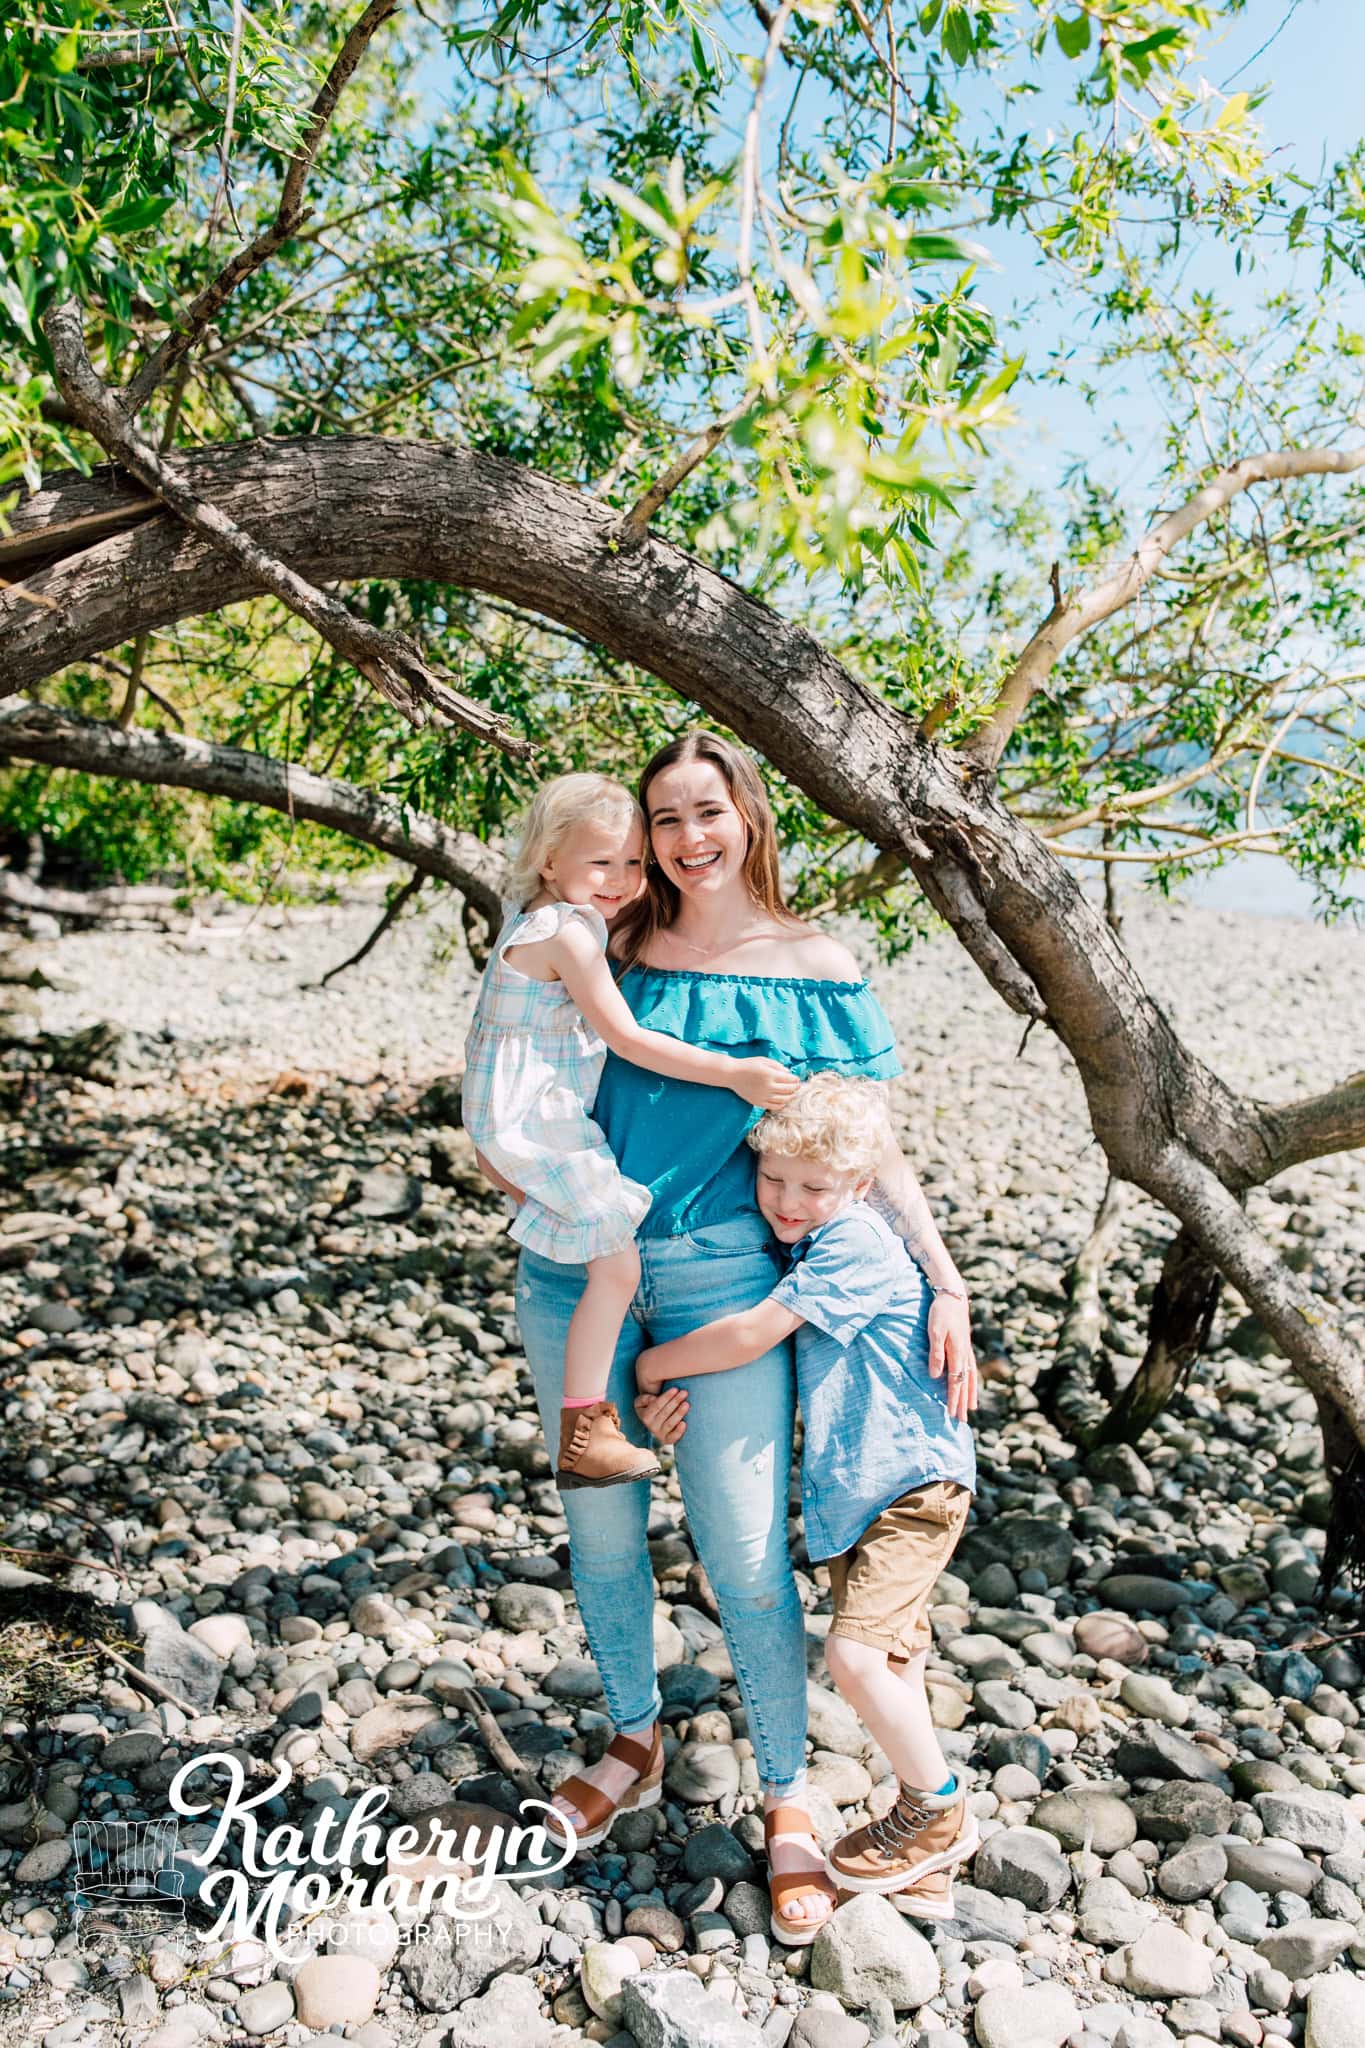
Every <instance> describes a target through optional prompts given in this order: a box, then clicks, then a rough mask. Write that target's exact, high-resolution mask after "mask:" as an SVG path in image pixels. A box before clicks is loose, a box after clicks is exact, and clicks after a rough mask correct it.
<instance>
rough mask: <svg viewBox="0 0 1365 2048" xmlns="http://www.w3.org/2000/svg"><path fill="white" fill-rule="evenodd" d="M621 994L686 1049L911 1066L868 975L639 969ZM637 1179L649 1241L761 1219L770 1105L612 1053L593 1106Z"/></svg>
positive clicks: (799, 1062)
mask: <svg viewBox="0 0 1365 2048" xmlns="http://www.w3.org/2000/svg"><path fill="white" fill-rule="evenodd" d="M620 989H621V993H622V995H623V996H624V997H625V999H626V1002H627V1003H628V1004H629V1006H630V1008H631V1010H632V1012H633V1013H634V1015H635V1018H636V1020H637V1022H639V1023H640V1024H643V1025H644V1026H645V1027H646V1029H647V1030H650V1031H663V1032H666V1033H667V1034H668V1036H669V1037H670V1038H680V1039H682V1040H683V1041H684V1043H686V1044H688V1045H701V1046H705V1047H707V1049H708V1050H709V1051H712V1052H728V1053H733V1054H734V1055H736V1056H737V1057H744V1058H757V1057H759V1056H760V1055H761V1056H764V1057H766V1058H768V1059H773V1060H780V1061H781V1062H782V1064H783V1066H786V1067H790V1068H792V1070H793V1071H794V1072H795V1073H797V1074H799V1075H800V1076H801V1078H802V1080H806V1079H808V1078H809V1077H810V1075H812V1074H817V1073H820V1072H822V1071H823V1070H824V1069H825V1068H828V1067H834V1068H837V1069H838V1071H839V1072H840V1073H843V1074H865V1075H867V1076H869V1077H870V1078H871V1079H873V1080H878V1081H880V1080H886V1079H889V1078H890V1076H891V1075H893V1074H898V1073H899V1072H900V1071H901V1065H900V1061H899V1060H898V1059H897V1057H896V1048H895V1042H894V1038H893V1035H892V1031H891V1025H890V1023H889V1021H888V1019H887V1016H886V1012H885V1011H884V1010H883V1009H882V1006H881V1004H880V1003H879V1002H878V1001H877V998H876V997H875V996H874V995H873V993H872V991H871V989H870V988H869V987H868V985H867V983H866V982H865V981H818V980H817V981H813V980H801V979H797V978H792V977H787V976H772V975H759V974H708V973H706V972H704V971H698V972H696V973H693V972H692V971H690V970H689V969H686V968H671V967H668V968H664V967H631V968H628V969H627V971H626V972H625V974H623V975H622V977H621V981H620ZM593 1114H594V1116H595V1117H596V1120H597V1122H598V1123H599V1124H600V1125H601V1127H602V1130H603V1133H604V1135H605V1137H606V1140H607V1143H608V1144H609V1145H610V1146H611V1149H612V1151H613V1152H614V1153H615V1154H616V1158H617V1161H618V1162H619V1164H620V1167H621V1171H622V1172H623V1173H624V1174H625V1175H626V1177H627V1178H628V1179H629V1180H636V1181H642V1182H643V1183H644V1185H645V1186H646V1187H647V1188H648V1189H649V1191H650V1194H651V1196H652V1197H653V1199H652V1202H651V1205H650V1210H649V1214H648V1215H647V1216H646V1217H645V1220H644V1222H643V1223H642V1224H641V1226H640V1233H639V1234H640V1236H641V1237H646V1238H648V1237H679V1236H681V1235H683V1234H684V1233H685V1232H688V1231H693V1230H701V1229H705V1228H706V1226H707V1225H708V1224H712V1223H724V1222H728V1221H730V1220H731V1218H734V1217H739V1216H746V1215H757V1213H758V1204H757V1202H756V1201H755V1199H754V1155H753V1152H752V1151H751V1149H750V1148H749V1146H748V1145H746V1144H745V1142H744V1139H745V1134H746V1132H747V1131H748V1130H749V1129H750V1128H751V1126H752V1125H754V1124H755V1123H757V1121H758V1118H759V1116H760V1114H761V1111H759V1110H757V1109H753V1108H751V1107H750V1105H749V1104H748V1103H747V1102H745V1101H744V1100H743V1099H742V1097H740V1096H738V1095H735V1094H732V1093H731V1091H730V1090H729V1089H728V1088H705V1087H703V1086H702V1085H701V1083H700V1082H697V1081H671V1080H669V1079H667V1078H666V1076H664V1075H662V1074H648V1073H646V1072H645V1070H644V1068H643V1067H636V1066H632V1065H631V1063H630V1061H629V1060H623V1059H618V1058H617V1056H616V1055H615V1053H608V1055H607V1061H606V1065H605V1067H604V1069H603V1072H602V1080H601V1084H600V1086H599V1088H598V1091H597V1103H596V1107H595V1109H594V1112H593Z"/></svg>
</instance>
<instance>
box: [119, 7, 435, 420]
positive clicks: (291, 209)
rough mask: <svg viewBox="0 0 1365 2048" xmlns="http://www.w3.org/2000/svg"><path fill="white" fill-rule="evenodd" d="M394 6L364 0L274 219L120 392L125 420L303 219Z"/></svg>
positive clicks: (298, 152)
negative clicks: (358, 76)
mask: <svg viewBox="0 0 1365 2048" xmlns="http://www.w3.org/2000/svg"><path fill="white" fill-rule="evenodd" d="M397 5H398V0H370V4H369V6H368V7H367V8H366V9H365V12H364V13H363V14H362V15H361V17H360V19H359V20H358V21H357V22H356V23H355V25H354V27H353V28H352V29H351V32H350V34H349V35H348V36H347V38H346V40H345V42H344V43H343V44H342V46H341V48H340V50H339V51H338V52H337V55H336V58H335V60H334V61H333V64H332V68H331V70H330V71H329V72H328V74H327V76H326V78H325V79H324V80H323V82H322V85H321V87H320V89H319V91H318V95H317V98H316V99H315V100H314V101H313V114H312V119H311V120H310V121H309V123H308V126H307V128H306V129H305V130H304V133H303V135H302V137H301V139H300V141H299V143H298V146H297V148H296V149H295V150H294V153H293V155H292V156H291V157H290V159H289V168H288V170H287V171H286V172H285V177H284V185H283V187H282V189H281V192H280V203H279V206H278V207H277V208H276V211H275V218H274V219H273V220H272V221H271V222H270V224H269V226H268V227H265V228H263V229H262V230H261V232H260V233H259V234H258V235H257V236H256V237H255V239H254V240H253V241H251V242H249V243H248V244H247V246H246V248H245V249H239V250H238V252H237V254H236V255H235V256H234V257H233V258H232V259H231V261H230V262H229V263H227V264H225V265H224V267H223V268H222V270H220V271H219V273H218V275H217V277H215V278H214V279H213V280H212V281H211V283H209V284H207V285H206V286H205V287H204V289H203V291H201V292H200V293H199V295H198V297H197V298H196V299H195V300H194V301H193V302H192V303H191V305H190V306H189V307H188V308H187V310H186V313H185V317H184V319H183V320H182V321H181V323H180V325H179V326H178V327H175V328H173V329H172V330H171V332H170V333H169V334H168V335H167V336H166V339H165V340H164V341H163V342H162V344H161V346H160V347H159V348H158V349H157V350H156V351H155V353H154V354H152V355H150V356H149V357H148V358H147V361H146V362H145V363H144V364H143V366H142V368H141V369H140V370H139V371H138V373H137V375H136V376H135V377H134V378H133V381H132V383H131V384H129V385H128V387H127V389H126V390H125V391H124V392H122V393H121V394H120V399H119V402H120V404H121V406H122V408H123V410H124V411H125V412H126V413H127V415H128V417H129V419H136V418H137V415H138V414H139V413H140V412H141V410H142V408H143V406H144V405H145V404H146V403H147V400H148V399H149V398H150V397H151V395H152V393H153V392H154V391H155V390H156V388H157V386H158V385H159V384H161V383H163V382H164V381H165V379H166V378H167V377H168V376H169V374H170V372H171V371H172V370H173V369H174V368H175V365H176V364H177V363H178V362H179V361H180V358H181V357H182V356H184V355H187V354H188V353H189V351H190V350H191V349H192V348H193V347H194V345H195V343H196V342H197V341H198V340H199V338H200V336H201V335H202V334H203V332H204V330H205V329H206V328H207V327H209V326H210V325H211V324H212V322H213V321H214V320H216V319H217V317H218V315H219V313H221V312H222V310H223V307H224V306H225V305H226V304H227V302H228V300H229V299H230V298H231V297H232V294H233V293H234V292H235V291H236V289H237V287H238V285H239V284H241V283H242V281H243V279H244V278H248V277H250V276H251V275H252V273H253V272H254V271H257V270H259V269H261V267H262V265H263V264H266V263H268V262H269V261H270V258H271V257H272V256H273V255H274V254H275V252H276V250H277V249H280V248H282V247H283V245H284V244H285V243H286V242H287V241H288V240H289V238H290V236H291V235H292V234H293V233H294V232H295V230H296V229H297V228H298V227H299V226H300V225H301V224H302V222H303V221H304V220H305V218H306V217H307V209H306V208H305V206H304V188H305V186H306V184H307V181H308V174H309V172H310V171H311V170H312V168H313V164H314V162H315V160H316V158H317V153H318V151H319V149H320V148H321V147H322V139H323V137H324V135H325V134H326V133H327V129H328V127H329V125H330V123H331V119H332V116H333V114H334V113H335V112H336V109H337V102H338V101H339V100H340V98H341V95H342V92H343V91H344V90H345V87H346V85H347V83H348V81H349V80H350V78H351V75H352V73H353V72H354V71H355V68H356V66H357V65H358V64H359V62H360V60H361V58H362V57H363V56H364V54H365V51H366V49H367V48H368V46H369V44H370V42H371V41H372V39H373V38H374V36H375V34H376V33H377V31H378V30H379V29H381V28H382V27H383V25H384V23H385V22H386V21H387V20H388V19H389V16H390V15H391V14H392V13H393V12H394V10H395V8H396V7H397Z"/></svg>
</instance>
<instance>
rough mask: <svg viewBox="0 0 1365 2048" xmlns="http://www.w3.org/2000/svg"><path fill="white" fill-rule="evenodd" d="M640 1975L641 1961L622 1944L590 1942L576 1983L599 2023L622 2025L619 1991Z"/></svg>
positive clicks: (634, 1952)
mask: <svg viewBox="0 0 1365 2048" xmlns="http://www.w3.org/2000/svg"><path fill="white" fill-rule="evenodd" d="M639 1973H640V1958H639V1956H638V1954H637V1953H636V1951H635V1950H634V1949H633V1948H627V1947H626V1945H625V1943H624V1942H619V1941H593V1942H589V1944H588V1946H587V1947H586V1948H585V1949H584V1951H583V1960H582V1962H581V1964H580V1965H579V1982H580V1983H581V1985H582V1987H583V1996H584V1998H586V2000H587V2001H588V2004H589V2005H590V2006H591V2007H592V2009H593V2011H594V2012H595V2013H596V2015H597V2017H598V2019H599V2020H606V2021H608V2022H609V2023H610V2024H611V2025H612V2026H620V2024H621V1987H622V1985H623V1984H624V1983H625V1981H626V1978H627V1977H636V1976H638V1975H639Z"/></svg>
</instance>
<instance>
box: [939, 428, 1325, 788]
mask: <svg viewBox="0 0 1365 2048" xmlns="http://www.w3.org/2000/svg"><path fill="white" fill-rule="evenodd" d="M1362 467H1365V447H1359V448H1350V449H1342V448H1279V449H1273V450H1267V451H1266V453H1265V454H1262V455H1248V456H1244V457H1243V458H1242V460H1241V461H1240V462H1234V463H1232V464H1231V465H1230V466H1229V467H1228V468H1226V469H1223V470H1220V471H1219V473H1218V474H1217V476H1215V477H1213V478H1212V479H1211V480H1210V481H1209V482H1208V483H1207V484H1205V485H1204V486H1203V488H1202V489H1201V490H1198V491H1196V492H1195V493H1194V495H1193V497H1191V498H1189V499H1187V500H1186V502H1185V503H1184V504H1183V505H1181V506H1179V507H1177V509H1176V510H1175V511H1174V512H1170V513H1168V514H1167V515H1166V517H1165V518H1164V519H1160V520H1158V521H1157V523H1156V525H1155V526H1153V527H1152V528H1151V529H1150V530H1149V531H1148V532H1147V533H1146V534H1145V535H1144V536H1143V538H1142V540H1140V541H1139V542H1138V545H1137V547H1136V548H1135V549H1134V550H1133V552H1132V554H1131V555H1129V556H1128V558H1127V560H1126V561H1125V562H1124V563H1123V564H1122V566H1121V567H1120V568H1118V569H1116V570H1115V571H1114V573H1113V575H1112V576H1107V577H1106V578H1105V579H1104V581H1103V582H1102V583H1097V584H1095V585H1093V586H1092V588H1091V589H1089V590H1087V591H1083V592H1081V593H1079V594H1078V595H1074V596H1071V597H1067V598H1066V599H1064V600H1063V601H1062V602H1060V603H1059V602H1057V601H1056V599H1054V602H1053V605H1052V609H1051V611H1050V612H1049V613H1048V615H1047V617H1046V618H1045V619H1044V621H1043V623H1042V625H1041V626H1040V627H1039V628H1038V630H1037V632H1036V633H1035V634H1034V635H1033V638H1032V639H1031V640H1030V641H1029V643H1028V645H1027V647H1025V649H1024V651H1023V653H1022V654H1021V655H1020V657H1019V659H1018V661H1017V662H1016V663H1015V666H1014V668H1013V669H1012V671H1011V672H1010V674H1009V676H1008V677H1007V679H1006V681H1005V683H1004V685H1003V687H1002V689H1001V691H1000V694H999V696H998V697H997V699H996V702H995V704H994V706H993V708H992V710H991V712H990V715H989V717H988V718H987V719H986V721H985V723H984V724H983V725H981V726H980V727H979V728H978V729H977V731H976V732H975V733H974V734H973V736H972V737H971V739H969V740H968V741H967V742H966V743H965V744H964V746H963V749H962V751H963V752H964V753H965V754H966V755H967V757H968V758H969V759H970V760H972V761H974V762H976V763H977V764H978V765H980V766H981V767H984V768H994V766H995V765H996V763H997V761H998V760H999V759H1000V756H1001V755H1002V754H1003V753H1004V751H1005V748H1006V746H1007V745H1008V744H1009V740H1010V735H1011V734H1012V733H1013V732H1014V730H1015V728H1016V726H1017V725H1018V724H1019V721H1020V720H1021V719H1022V718H1023V716H1024V715H1025V713H1026V712H1027V710H1028V707H1029V705H1030V704H1031V703H1032V701H1033V698H1034V697H1035V695H1036V694H1037V692H1038V691H1039V690H1040V689H1041V688H1042V686H1043V684H1044V683H1045V682H1046V681H1047V679H1048V677H1049V676H1050V675H1051V673H1052V671H1053V669H1054V668H1055V667H1056V665H1057V662H1058V661H1059V660H1060V658H1061V656H1062V654H1063V653H1064V652H1065V650H1066V649H1067V648H1068V647H1069V646H1070V644H1071V642H1072V641H1073V640H1075V639H1078V638H1079V637H1080V635H1081V634H1082V633H1087V632H1089V630H1090V629H1091V627H1092V626H1097V625H1098V624H1099V623H1100V621H1101V620H1102V619H1107V618H1111V617H1112V616H1113V614H1114V613H1115V612H1117V611H1121V610H1122V609H1123V607H1124V605H1126V604H1131V603H1132V601H1133V599H1134V598H1135V597H1136V596H1137V594H1138V592H1139V591H1140V590H1141V589H1142V588H1143V587H1144V585H1145V584H1146V583H1147V582H1148V581H1149V580H1150V579H1151V577H1152V576H1153V575H1155V574H1156V572H1157V571H1158V569H1160V567H1161V565H1162V563H1163V562H1164V561H1165V559H1166V556H1167V555H1168V554H1169V553H1170V551H1171V549H1172V548H1173V547H1176V546H1177V545H1178V544H1179V543H1180V542H1181V541H1182V540H1184V539H1186V537H1187V536H1188V535H1189V534H1191V533H1193V532H1194V531H1195V529H1196V527H1199V526H1203V525H1205V524H1206V523H1207V521H1208V520H1210V519H1212V518H1214V517H1215V515H1216V514H1217V513H1219V512H1221V511H1223V510H1224V508H1225V507H1226V506H1227V505H1229V504H1230V503H1231V501H1232V500H1233V499H1234V498H1236V497H1238V496H1239V495H1240V494H1241V493H1242V492H1243V491H1245V490H1248V489H1250V487H1251V486H1252V485H1253V484H1259V483H1267V482H1270V481H1272V480H1274V479H1277V478H1281V477H1301V476H1345V475H1348V474H1349V473H1350V472H1351V471H1353V470H1357V469H1360V468H1362Z"/></svg>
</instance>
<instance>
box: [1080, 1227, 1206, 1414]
mask: <svg viewBox="0 0 1365 2048" xmlns="http://www.w3.org/2000/svg"><path fill="white" fill-rule="evenodd" d="M1222 1291H1223V1276H1222V1274H1221V1273H1220V1272H1219V1271H1218V1268H1217V1267H1216V1266H1215V1265H1214V1264H1213V1262H1212V1261H1211V1260H1210V1258H1209V1256H1208V1254H1207V1253H1206V1252H1205V1251H1204V1250H1203V1248H1202V1246H1200V1245H1198V1244H1196V1242H1195V1240H1194V1239H1193V1237H1191V1235H1190V1233H1189V1231H1188V1230H1181V1231H1178V1232H1177V1233H1176V1235H1175V1237H1174V1238H1173V1239H1172V1241H1171V1243H1170V1245H1169V1246H1168V1247H1167V1251H1166V1257H1165V1259H1164V1261H1163V1263H1162V1267H1161V1278H1160V1279H1159V1280H1158V1281H1157V1284H1156V1294H1155V1296H1154V1298H1153V1301H1152V1312H1151V1315H1150V1317H1149V1318H1148V1323H1147V1349H1146V1351H1145V1352H1144V1354H1143V1356H1142V1359H1141V1362H1140V1363H1139V1365H1138V1369H1137V1371H1136V1372H1135V1373H1134V1374H1133V1377H1132V1378H1131V1379H1130V1380H1129V1382H1128V1384H1127V1386H1125V1387H1124V1388H1123V1390H1122V1392H1121V1393H1120V1394H1119V1395H1118V1396H1117V1397H1116V1399H1115V1401H1114V1403H1113V1406H1112V1407H1111V1408H1110V1410H1109V1413H1108V1414H1107V1415H1106V1416H1105V1418H1104V1420H1103V1421H1102V1422H1101V1423H1099V1425H1098V1426H1097V1427H1096V1428H1095V1429H1094V1431H1093V1432H1092V1433H1091V1435H1090V1438H1089V1444H1090V1446H1091V1447H1094V1448H1098V1447H1099V1445H1101V1444H1135V1443H1137V1442H1138V1440H1139V1438H1140V1437H1142V1436H1143V1435H1145V1433H1146V1432H1147V1430H1149V1429H1150V1428H1151V1426H1152V1424H1153V1423H1154V1422H1155V1421H1156V1419H1157V1417H1158V1415H1160V1413H1161V1411H1162V1409H1163V1408H1165V1406H1166V1404H1167V1402H1168V1401H1169V1400H1170V1399H1171V1398H1172V1396H1173V1395H1174V1394H1176V1393H1178V1392H1179V1390H1180V1388H1181V1387H1182V1386H1183V1385H1184V1383H1185V1381H1186V1379H1187V1378H1188V1376H1189V1374H1190V1372H1191V1370H1192V1368H1193V1366H1194V1364H1195V1362H1196V1360H1197V1359H1198V1358H1199V1357H1200V1356H1201V1354H1202V1353H1203V1351H1204V1349H1205V1347H1206V1345H1207V1344H1208V1341H1209V1332H1210V1331H1211V1330H1212V1328H1213V1318H1214V1315H1215V1313H1216V1311H1217V1308H1218V1297H1219V1295H1220V1294H1221V1293H1222Z"/></svg>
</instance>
